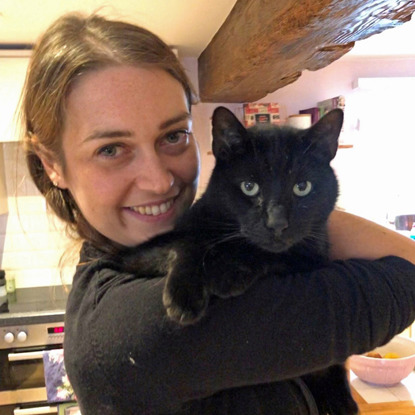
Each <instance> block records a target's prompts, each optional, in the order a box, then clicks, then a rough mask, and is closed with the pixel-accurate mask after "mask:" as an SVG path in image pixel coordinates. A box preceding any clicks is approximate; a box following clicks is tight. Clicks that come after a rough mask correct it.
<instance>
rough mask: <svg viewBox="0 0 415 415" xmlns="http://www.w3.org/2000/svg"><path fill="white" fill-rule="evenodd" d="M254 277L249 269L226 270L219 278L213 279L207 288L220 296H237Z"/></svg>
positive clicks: (249, 284)
mask: <svg viewBox="0 0 415 415" xmlns="http://www.w3.org/2000/svg"><path fill="white" fill-rule="evenodd" d="M255 279H256V278H255V276H254V275H253V272H252V271H251V270H242V269H238V270H237V271H236V272H235V271H228V272H224V273H223V274H221V275H220V277H219V278H215V279H213V280H212V281H211V283H210V285H209V290H210V292H211V293H212V294H214V295H216V296H218V297H220V298H229V297H237V296H238V295H241V294H243V293H244V292H245V291H246V290H247V289H248V288H249V287H250V286H251V285H252V283H253V282H254V280H255Z"/></svg>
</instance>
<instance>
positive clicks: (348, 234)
mask: <svg viewBox="0 0 415 415" xmlns="http://www.w3.org/2000/svg"><path fill="white" fill-rule="evenodd" d="M328 228H329V229H328V231H329V241H330V257H331V259H348V258H366V259H377V258H381V257H384V256H388V255H395V256H399V257H401V258H404V259H406V260H408V261H410V262H412V263H413V264H415V242H414V241H412V240H411V239H409V238H407V237H405V236H403V235H400V234H399V233H397V232H394V231H393V230H390V229H387V228H385V227H383V226H380V225H378V224H376V223H374V222H370V221H368V220H366V219H363V218H361V217H359V216H355V215H352V214H350V213H346V212H342V211H338V210H335V211H334V212H333V213H332V214H331V216H330V218H329V227H328Z"/></svg>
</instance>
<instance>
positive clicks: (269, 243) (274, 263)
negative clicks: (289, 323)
mask: <svg viewBox="0 0 415 415" xmlns="http://www.w3.org/2000/svg"><path fill="white" fill-rule="evenodd" d="M342 123H343V112H342V111H341V110H333V111H331V112H329V113H328V114H327V115H325V116H324V117H323V118H322V119H321V120H320V121H318V122H317V123H316V124H315V125H313V126H312V127H311V128H309V129H305V130H299V129H295V128H290V127H281V128H280V127H276V126H255V127H252V128H250V129H245V128H244V126H243V125H242V124H241V123H240V122H239V121H238V120H237V118H236V117H235V116H234V115H233V114H232V112H230V111H229V110H227V109H226V108H224V107H219V108H217V109H216V110H215V111H214V113H213V117H212V125H213V130H212V133H213V134H212V135H213V144H212V147H213V154H214V156H215V158H216V165H215V167H214V169H213V172H212V175H211V178H210V181H209V184H208V186H207V189H206V191H205V193H204V195H203V196H202V197H201V198H200V199H199V200H198V201H197V202H196V203H195V204H194V205H193V206H192V207H191V209H190V210H189V211H188V212H186V213H185V214H184V215H183V216H182V218H181V219H180V220H179V221H178V223H177V225H176V227H175V229H174V230H173V231H171V232H168V233H165V234H163V235H160V236H157V237H155V238H153V239H152V240H150V241H149V242H146V243H145V244H143V245H140V247H139V249H135V248H129V249H126V250H125V251H124V252H123V253H122V260H123V264H124V265H123V266H125V267H126V268H127V269H131V270H133V271H134V272H135V273H137V270H139V271H138V272H139V273H140V274H143V275H144V276H146V277H151V276H156V275H159V276H160V275H166V276H167V278H166V285H165V288H164V295H163V303H164V305H165V307H166V310H167V314H168V316H169V317H170V318H171V319H173V320H175V321H176V322H178V323H180V324H194V323H196V322H197V321H198V320H199V319H201V318H202V317H203V316H204V315H205V313H206V310H207V307H208V303H209V298H210V297H211V296H212V295H214V296H218V297H222V298H226V297H230V296H236V295H240V294H242V293H243V292H245V291H246V290H247V289H248V287H249V286H250V285H251V284H252V283H253V282H254V281H255V280H256V279H257V278H260V277H262V276H265V275H274V274H275V275H276V278H279V277H283V276H284V275H286V274H288V273H294V272H300V271H310V270H314V269H317V268H319V267H322V266H324V265H325V264H327V262H328V240H327V219H328V216H329V214H330V213H331V211H332V210H333V208H334V205H335V202H336V199H337V194H338V184H337V180H336V177H335V174H334V172H333V170H332V169H331V167H330V161H331V160H332V159H333V157H334V156H335V154H336V151H337V146H338V136H339V133H340V130H341V126H342ZM293 307H295V305H293ZM303 380H304V381H305V382H306V383H307V385H308V386H309V388H310V389H311V391H312V393H313V395H314V396H315V397H316V401H317V405H318V408H319V411H320V414H322V415H323V414H324V415H325V414H327V413H328V414H333V415H352V414H356V413H357V412H358V411H357V406H356V404H355V402H354V401H353V399H352V397H351V395H350V391H349V386H348V382H347V378H346V372H345V370H344V368H343V366H333V367H330V368H329V369H327V370H324V371H322V372H319V373H315V374H311V375H307V376H304V377H303Z"/></svg>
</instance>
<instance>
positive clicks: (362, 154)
mask: <svg viewBox="0 0 415 415" xmlns="http://www.w3.org/2000/svg"><path fill="white" fill-rule="evenodd" d="M373 80H375V82H373V83H372V85H371V86H370V87H369V88H365V89H363V88H358V89H355V90H354V91H353V92H352V93H351V94H350V95H349V96H347V97H346V102H347V108H346V111H347V119H346V120H345V127H346V131H345V133H346V134H350V135H351V136H352V138H353V140H352V141H353V142H354V147H353V148H352V149H344V150H339V152H338V154H337V156H336V159H335V160H334V161H333V167H334V168H335V170H336V173H337V175H338V177H339V180H340V182H341V195H340V198H339V205H340V206H341V207H344V208H345V209H346V210H349V211H350V212H353V213H356V214H358V215H361V216H364V217H366V218H368V219H371V220H374V221H376V222H378V223H381V224H385V223H387V216H389V218H391V217H392V218H394V217H395V215H399V214H415V111H414V99H415V82H414V78H411V81H410V82H406V83H404V84H402V78H401V79H400V80H399V81H397V82H395V83H393V82H391V79H390V78H389V79H388V80H387V81H386V80H385V79H383V78H378V79H376V78H372V81H373Z"/></svg>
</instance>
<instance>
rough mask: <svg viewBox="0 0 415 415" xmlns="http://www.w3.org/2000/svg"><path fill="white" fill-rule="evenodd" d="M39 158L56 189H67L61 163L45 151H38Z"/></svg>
mask: <svg viewBox="0 0 415 415" xmlns="http://www.w3.org/2000/svg"><path fill="white" fill-rule="evenodd" d="M36 154H37V156H38V157H39V159H40V161H41V162H42V164H43V168H44V169H45V172H46V174H47V175H48V176H49V179H50V181H51V182H52V183H53V185H54V186H55V187H59V188H60V189H67V188H68V186H67V184H66V180H65V177H64V174H63V169H62V166H61V164H60V163H58V162H56V161H55V159H54V158H53V157H52V156H51V155H50V154H47V153H46V152H44V151H37V152H36Z"/></svg>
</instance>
